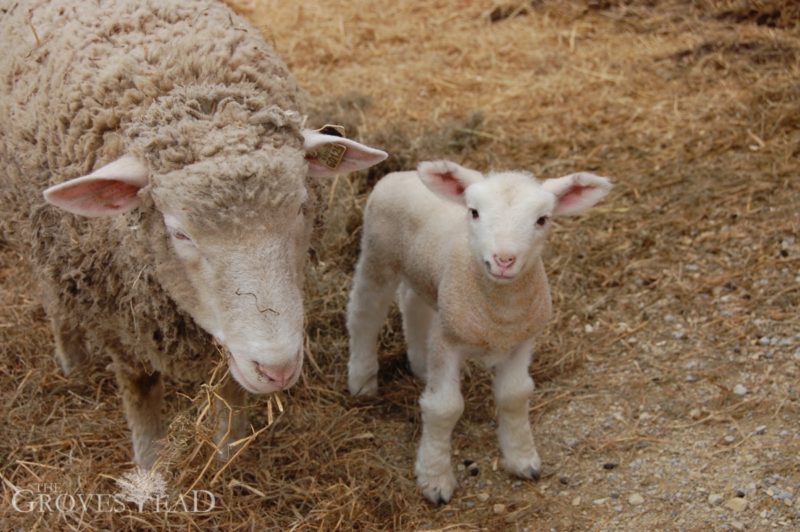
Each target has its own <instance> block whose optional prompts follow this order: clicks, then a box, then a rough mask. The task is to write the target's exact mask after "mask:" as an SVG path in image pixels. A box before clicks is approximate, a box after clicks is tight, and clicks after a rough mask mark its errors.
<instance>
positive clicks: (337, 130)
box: [315, 124, 347, 170]
mask: <svg viewBox="0 0 800 532" xmlns="http://www.w3.org/2000/svg"><path fill="white" fill-rule="evenodd" d="M317 131H318V132H320V133H322V134H323V135H331V136H334V137H344V126H339V125H333V124H325V125H324V126H322V127H321V128H320V129H318V130H317ZM345 153H347V146H344V145H343V144H336V143H333V142H330V143H328V144H323V145H322V146H320V147H319V148H317V152H316V154H315V155H316V157H317V160H318V161H319V162H320V164H322V165H324V166H326V167H328V168H330V169H331V170H336V169H337V168H339V165H340V164H342V159H344V154H345Z"/></svg>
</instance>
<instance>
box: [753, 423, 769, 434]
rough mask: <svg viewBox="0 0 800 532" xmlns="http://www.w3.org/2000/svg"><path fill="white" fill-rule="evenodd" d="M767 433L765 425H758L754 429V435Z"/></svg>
mask: <svg viewBox="0 0 800 532" xmlns="http://www.w3.org/2000/svg"><path fill="white" fill-rule="evenodd" d="M766 433H767V426H766V425H759V426H757V427H756V434H759V435H760V434H766Z"/></svg>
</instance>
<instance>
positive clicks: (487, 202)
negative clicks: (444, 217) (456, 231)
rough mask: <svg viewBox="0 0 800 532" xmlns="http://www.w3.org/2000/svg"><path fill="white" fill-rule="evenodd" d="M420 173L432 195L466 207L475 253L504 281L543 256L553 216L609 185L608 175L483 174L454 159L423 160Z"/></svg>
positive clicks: (575, 208)
mask: <svg viewBox="0 0 800 532" xmlns="http://www.w3.org/2000/svg"><path fill="white" fill-rule="evenodd" d="M417 173H418V174H419V177H420V179H421V180H422V182H423V183H424V184H425V185H426V186H427V187H428V188H429V189H431V190H432V191H433V192H434V193H436V194H437V195H439V196H440V197H442V198H445V199H447V200H449V201H453V202H455V203H458V204H459V205H463V206H464V207H465V209H464V218H465V220H464V223H465V224H467V225H468V228H469V229H468V231H469V243H470V248H471V249H472V253H473V255H474V257H475V259H476V260H477V261H479V262H480V263H481V264H482V265H483V267H484V268H485V271H486V275H488V276H489V278H490V279H492V280H493V281H496V282H500V283H504V282H510V281H511V280H513V279H514V278H516V277H518V276H519V274H520V273H522V272H524V271H526V270H527V269H528V268H530V266H531V264H533V263H534V260H535V259H536V258H537V257H539V256H540V255H541V252H542V248H543V246H544V243H545V239H546V237H547V234H548V233H549V231H550V226H551V222H550V220H551V218H552V217H553V216H560V215H568V214H577V213H579V212H581V211H583V210H584V209H586V208H588V207H591V206H592V205H594V204H595V203H597V202H598V201H599V200H600V199H601V198H602V197H603V196H605V195H606V194H607V193H608V191H609V190H610V189H611V183H610V182H609V180H608V179H606V178H605V177H599V176H596V175H594V174H589V173H579V174H571V175H568V176H564V177H559V178H557V179H548V180H546V181H544V182H541V183H540V182H539V181H537V180H536V179H534V177H533V176H531V175H530V174H528V173H525V172H496V173H490V174H489V175H488V176H486V177H484V176H483V174H481V173H480V172H477V171H475V170H470V169H468V168H464V167H462V166H459V165H457V164H455V163H453V162H450V161H436V162H424V163H421V164H420V165H419V167H418V168H417Z"/></svg>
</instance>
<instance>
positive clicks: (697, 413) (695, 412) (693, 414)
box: [689, 408, 703, 419]
mask: <svg viewBox="0 0 800 532" xmlns="http://www.w3.org/2000/svg"><path fill="white" fill-rule="evenodd" d="M702 415H703V412H702V411H701V410H700V409H699V408H692V409H691V410H689V417H690V418H692V419H700V417H701V416H702Z"/></svg>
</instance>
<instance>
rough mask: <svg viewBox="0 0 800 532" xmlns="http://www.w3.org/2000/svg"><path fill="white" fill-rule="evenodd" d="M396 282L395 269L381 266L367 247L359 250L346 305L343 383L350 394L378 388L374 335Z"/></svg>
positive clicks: (381, 321) (384, 316)
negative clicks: (346, 346)
mask: <svg viewBox="0 0 800 532" xmlns="http://www.w3.org/2000/svg"><path fill="white" fill-rule="evenodd" d="M376 259H377V260H376ZM398 284H399V279H398V277H397V274H396V273H395V272H393V271H391V269H390V268H387V267H385V266H384V265H382V264H381V262H380V258H379V257H374V256H373V254H372V253H370V250H369V248H366V249H363V250H362V253H361V257H360V258H359V260H358V264H357V265H356V272H355V275H354V276H353V289H352V291H351V292H350V301H349V302H348V304H347V332H348V334H349V335H350V360H349V362H348V364H347V384H348V388H349V389H350V393H352V394H353V395H374V394H375V393H377V391H378V334H379V333H380V331H381V327H382V326H383V322H384V321H385V320H386V315H387V314H388V313H389V306H390V305H391V304H392V299H393V297H394V293H395V290H396V289H397V285H398Z"/></svg>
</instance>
